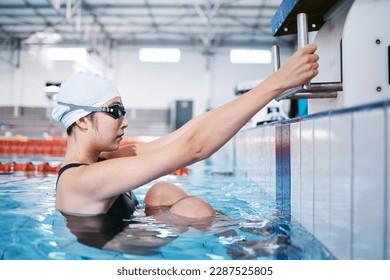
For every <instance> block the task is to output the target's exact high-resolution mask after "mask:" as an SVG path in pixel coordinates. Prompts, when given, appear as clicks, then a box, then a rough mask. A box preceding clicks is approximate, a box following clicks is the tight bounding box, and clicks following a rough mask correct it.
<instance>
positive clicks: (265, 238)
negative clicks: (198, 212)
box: [0, 165, 333, 260]
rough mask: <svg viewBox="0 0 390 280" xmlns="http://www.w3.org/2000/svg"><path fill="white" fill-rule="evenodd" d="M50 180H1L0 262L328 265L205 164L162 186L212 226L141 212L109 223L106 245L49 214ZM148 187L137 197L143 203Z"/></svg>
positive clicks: (314, 246) (238, 185) (256, 199)
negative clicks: (182, 196) (203, 213)
mask: <svg viewBox="0 0 390 280" xmlns="http://www.w3.org/2000/svg"><path fill="white" fill-rule="evenodd" d="M226 175H231V174H226ZM56 178H57V177H56V174H37V173H33V174H31V173H30V174H29V173H26V172H16V173H14V174H2V175H0V259H24V260H30V259H39V260H46V259H69V260H79V259H94V260H115V259H142V260H143V259H145V260H147V259H151V260H156V259H157V260H159V259H170V260H172V259H186V260H191V259H201V260H208V259H210V260H222V259H228V260H229V259H305V260H308V259H333V257H332V256H331V255H330V254H329V252H328V251H327V250H326V249H325V248H323V247H322V246H321V244H320V243H319V242H318V241H317V240H316V239H315V238H314V237H313V236H312V235H310V234H309V233H308V232H306V231H305V230H304V228H302V227H301V225H300V224H299V223H297V222H295V221H294V220H292V221H289V219H286V216H285V213H284V214H281V213H280V211H278V208H277V206H276V205H275V203H274V202H273V201H272V199H271V198H270V197H269V196H268V195H267V194H266V193H263V192H262V191H261V190H260V188H259V187H258V186H256V185H254V184H253V183H252V182H251V181H250V180H249V179H248V178H245V177H244V176H241V177H240V176H225V175H224V174H222V175H221V174H213V173H212V172H211V171H210V169H209V168H208V167H207V166H205V165H197V166H195V165H194V166H193V167H192V166H191V167H190V175H189V176H173V175H168V176H166V177H164V178H162V179H161V180H165V181H170V182H172V183H175V184H177V185H179V186H181V187H182V188H183V189H185V190H186V191H187V192H188V193H189V194H191V195H197V196H200V197H203V198H204V199H206V200H207V201H209V202H210V203H211V204H212V205H213V206H214V208H215V209H216V210H218V212H219V213H218V214H217V215H216V217H215V219H214V220H213V221H212V222H210V223H209V224H207V225H193V226H189V227H187V226H186V227H184V226H177V225H175V224H170V223H169V222H161V221H159V220H157V219H155V218H154V217H153V216H149V217H147V216H145V215H144V212H143V209H142V207H140V209H138V210H137V212H136V213H135V215H134V217H131V218H130V219H128V220H125V221H121V222H120V223H121V224H120V226H119V227H118V226H117V225H116V224H115V223H113V222H112V223H111V222H109V223H108V224H109V225H110V226H112V228H108V229H107V228H106V227H105V232H104V234H105V235H106V236H107V234H108V235H109V238H107V239H106V240H104V242H100V244H99V245H95V243H99V242H95V241H97V240H100V239H99V238H100V237H101V235H99V234H101V233H99V232H96V229H99V228H100V227H99V226H96V221H87V220H86V221H85V222H82V221H81V222H80V221H77V223H78V224H79V225H80V223H81V224H83V225H85V227H83V229H82V233H81V234H82V235H83V236H84V238H80V236H79V238H78V237H76V235H75V234H73V232H72V231H71V229H70V227H69V226H68V223H67V222H69V221H67V220H66V219H65V217H64V216H63V215H62V214H61V213H59V212H58V211H57V210H56V209H55V181H56ZM150 185H151V184H148V185H145V186H143V187H141V188H139V189H137V190H136V191H135V193H136V195H137V197H138V199H139V201H140V202H141V204H142V200H143V198H144V195H145V193H146V191H147V189H148V187H150ZM118 228H119V230H118ZM113 229H115V230H116V231H115V230H113ZM88 231H90V232H88Z"/></svg>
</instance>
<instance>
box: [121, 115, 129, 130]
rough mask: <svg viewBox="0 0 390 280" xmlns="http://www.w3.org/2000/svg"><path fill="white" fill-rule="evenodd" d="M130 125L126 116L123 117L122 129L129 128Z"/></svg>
mask: <svg viewBox="0 0 390 280" xmlns="http://www.w3.org/2000/svg"><path fill="white" fill-rule="evenodd" d="M128 125H129V123H128V121H127V119H126V117H125V116H123V120H122V124H121V128H126V127H127V126H128Z"/></svg>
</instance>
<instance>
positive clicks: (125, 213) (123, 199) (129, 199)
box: [56, 159, 138, 219]
mask: <svg viewBox="0 0 390 280" xmlns="http://www.w3.org/2000/svg"><path fill="white" fill-rule="evenodd" d="M99 161H101V159H100V160H99ZM81 165H87V164H85V163H70V164H67V165H65V166H63V167H62V168H61V169H60V171H59V172H58V177H57V183H58V179H59V178H60V176H61V175H62V173H64V171H65V170H68V169H69V168H74V167H79V166H81ZM56 185H57V184H56ZM137 205H138V200H137V197H136V196H135V194H134V193H133V192H130V195H129V194H126V193H124V194H121V195H119V196H118V198H117V199H116V200H115V202H114V203H113V204H112V205H111V207H110V209H108V211H107V213H106V214H107V215H109V216H112V217H115V218H123V219H126V218H129V217H130V216H131V215H132V214H133V212H134V211H135V209H136V206H137Z"/></svg>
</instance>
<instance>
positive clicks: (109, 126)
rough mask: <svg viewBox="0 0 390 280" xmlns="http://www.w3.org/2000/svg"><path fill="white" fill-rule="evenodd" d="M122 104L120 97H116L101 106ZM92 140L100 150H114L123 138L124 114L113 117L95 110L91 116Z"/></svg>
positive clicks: (125, 122) (126, 123)
mask: <svg viewBox="0 0 390 280" xmlns="http://www.w3.org/2000/svg"><path fill="white" fill-rule="evenodd" d="M112 105H123V104H122V99H121V98H120V97H116V98H113V99H111V100H110V101H108V102H106V103H104V104H103V105H102V106H101V107H110V106H112ZM91 123H92V126H93V131H94V133H93V135H92V137H93V141H94V142H95V144H96V145H97V148H99V150H101V151H115V150H117V149H118V148H119V143H120V141H121V140H122V139H123V135H124V132H125V129H126V127H127V125H128V122H127V120H126V118H125V117H124V116H119V117H118V118H114V117H113V116H111V115H109V114H108V113H105V112H96V113H94V116H93V118H92V122H91Z"/></svg>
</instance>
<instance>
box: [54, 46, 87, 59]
mask: <svg viewBox="0 0 390 280" xmlns="http://www.w3.org/2000/svg"><path fill="white" fill-rule="evenodd" d="M47 57H48V58H49V59H50V60H84V59H86V58H87V50H86V49H85V48H50V49H48V50H47Z"/></svg>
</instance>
